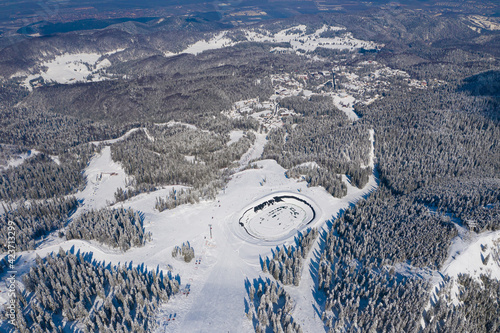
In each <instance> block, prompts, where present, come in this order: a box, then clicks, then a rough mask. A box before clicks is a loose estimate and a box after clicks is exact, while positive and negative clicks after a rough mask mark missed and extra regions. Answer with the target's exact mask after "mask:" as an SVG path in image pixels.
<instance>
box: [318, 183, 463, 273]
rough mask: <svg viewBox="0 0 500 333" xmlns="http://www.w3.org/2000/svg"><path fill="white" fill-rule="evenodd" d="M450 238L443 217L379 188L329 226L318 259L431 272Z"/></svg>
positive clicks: (445, 253) (449, 224) (451, 228)
mask: <svg viewBox="0 0 500 333" xmlns="http://www.w3.org/2000/svg"><path fill="white" fill-rule="evenodd" d="M456 235H457V230H456V228H455V227H454V226H453V223H452V222H451V221H450V219H449V218H448V217H446V216H444V215H440V214H434V213H432V212H431V211H430V210H429V209H428V208H427V207H426V206H424V205H422V204H418V203H416V202H414V201H413V200H411V199H409V198H408V197H406V196H394V195H393V194H392V193H391V191H390V190H389V189H387V188H385V187H384V186H381V187H380V188H379V189H378V190H377V191H376V192H374V193H373V194H372V195H371V196H370V197H369V198H368V199H366V200H361V201H359V202H358V203H357V204H356V206H354V207H353V208H349V209H348V210H346V211H345V212H344V214H343V215H342V216H341V217H339V218H337V219H335V220H333V221H332V222H331V229H330V231H329V233H328V235H327V237H326V246H325V249H324V254H325V256H326V258H334V256H337V257H341V258H344V259H345V260H348V259H350V260H354V259H356V260H359V261H361V262H367V263H375V264H377V265H382V264H384V265H385V264H392V265H393V264H396V263H405V262H407V263H410V264H411V265H413V266H416V267H432V268H435V269H437V268H439V267H440V265H441V264H442V263H443V262H444V260H445V259H446V257H447V256H448V247H449V246H450V244H451V240H452V239H453V238H454V237H455V236H456ZM409 239H411V242H409V241H408V240H409ZM329 260H331V259H329ZM332 262H333V261H332ZM328 282H329V281H327V283H328Z"/></svg>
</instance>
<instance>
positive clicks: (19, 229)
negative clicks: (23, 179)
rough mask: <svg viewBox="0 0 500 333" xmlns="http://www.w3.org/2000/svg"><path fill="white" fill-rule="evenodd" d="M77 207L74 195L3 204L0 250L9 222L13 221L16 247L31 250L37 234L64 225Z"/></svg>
mask: <svg viewBox="0 0 500 333" xmlns="http://www.w3.org/2000/svg"><path fill="white" fill-rule="evenodd" d="M77 207H78V201H77V200H76V199H75V197H68V198H57V199H52V200H45V201H33V202H30V203H24V204H21V203H18V204H16V205H15V206H12V205H7V206H4V213H3V214H1V215H0V221H1V223H0V232H1V235H0V253H5V252H7V250H8V235H9V232H8V227H9V222H14V228H15V230H14V233H15V247H16V251H25V250H33V249H35V244H36V241H37V240H38V239H40V237H43V236H45V235H47V234H48V233H50V232H52V231H54V230H56V229H60V228H63V227H64V226H65V225H66V223H67V221H68V219H69V216H70V215H71V214H72V213H73V212H74V211H75V210H76V208H77Z"/></svg>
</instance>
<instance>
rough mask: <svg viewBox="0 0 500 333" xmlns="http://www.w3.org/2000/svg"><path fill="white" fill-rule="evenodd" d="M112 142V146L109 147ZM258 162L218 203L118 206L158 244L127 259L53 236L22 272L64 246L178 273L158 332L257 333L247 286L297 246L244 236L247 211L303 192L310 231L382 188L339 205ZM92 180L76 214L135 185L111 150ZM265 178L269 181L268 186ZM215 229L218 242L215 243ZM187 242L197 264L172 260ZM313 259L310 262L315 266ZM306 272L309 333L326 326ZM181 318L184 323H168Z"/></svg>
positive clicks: (301, 302)
mask: <svg viewBox="0 0 500 333" xmlns="http://www.w3.org/2000/svg"><path fill="white" fill-rule="evenodd" d="M113 142H114V141H113ZM265 142H266V139H265V134H257V139H256V142H255V144H254V146H252V147H251V148H250V149H249V151H248V152H247V153H246V154H245V156H244V157H243V158H242V161H240V162H241V165H242V166H243V165H245V163H246V162H248V161H250V160H252V159H254V158H258V157H260V155H261V154H262V151H263V145H264V144H265ZM110 143H111V142H110V141H108V142H106V143H105V144H110ZM256 163H257V165H258V166H259V168H258V169H248V170H244V171H239V172H237V173H235V174H234V175H233V176H232V179H231V180H230V181H229V183H228V185H227V187H226V188H225V190H224V191H223V192H222V193H220V194H219V196H218V197H217V198H216V200H214V201H209V202H200V203H199V204H195V205H183V206H180V207H177V208H175V209H172V210H166V211H164V212H161V213H160V212H158V211H156V210H154V202H155V199H156V197H158V196H165V195H166V194H167V193H168V192H169V191H170V188H167V189H163V190H159V191H156V192H152V193H149V194H148V193H143V194H141V195H139V196H136V197H133V198H131V199H130V200H128V201H125V202H122V203H119V204H117V206H119V207H121V206H123V207H124V208H133V209H136V210H140V211H142V212H144V214H145V229H146V232H149V231H150V232H152V235H153V239H152V241H151V242H148V243H147V244H146V245H145V246H143V247H140V248H132V249H130V250H129V251H127V252H126V253H122V252H121V251H119V250H116V249H111V248H109V247H107V246H104V245H101V244H98V243H96V242H94V241H85V240H71V241H66V240H64V239H63V238H59V237H57V236H55V235H51V236H49V237H47V238H46V239H45V240H44V241H42V242H41V244H40V246H39V248H38V249H37V250H36V251H26V252H23V253H21V254H20V255H21V259H20V260H21V262H22V263H23V265H21V266H22V268H21V269H20V271H19V274H22V273H24V272H26V271H27V270H28V269H29V267H30V266H31V265H34V259H35V256H36V254H39V255H40V256H42V257H43V256H45V255H47V254H48V253H50V252H53V251H54V252H55V251H58V249H59V247H62V248H63V249H64V250H70V249H74V250H75V251H78V250H80V251H84V252H92V253H93V257H94V259H96V260H98V261H106V262H111V263H113V264H118V263H125V262H131V261H132V262H133V264H140V263H145V265H146V266H147V267H149V268H156V267H159V268H160V269H162V270H164V272H165V273H166V272H167V271H169V270H171V272H172V274H174V275H176V274H179V276H180V277H181V288H183V290H184V292H183V293H180V294H178V295H177V296H175V297H174V298H173V299H172V300H171V301H170V302H168V303H167V304H165V305H164V306H163V308H162V309H161V312H160V314H159V315H158V320H159V321H161V322H162V323H168V325H166V326H160V327H159V329H158V332H164V331H167V332H171V331H173V332H203V331H207V332H208V331H209V332H226V331H230V332H250V331H252V330H253V328H252V324H251V322H250V321H249V320H248V319H247V318H246V316H245V307H244V297H245V296H246V290H245V286H244V281H245V279H247V278H248V279H250V280H251V279H254V278H258V277H259V276H261V275H264V274H263V273H262V271H261V268H260V264H259V257H260V256H262V257H264V256H269V255H271V250H272V249H273V248H275V247H276V246H278V245H282V244H283V243H284V244H292V243H293V242H294V240H293V238H294V235H295V234H293V235H292V236H290V237H289V238H287V239H285V240H275V241H265V240H259V239H253V241H249V239H248V237H244V236H242V234H243V232H242V228H241V226H240V225H239V224H238V220H239V218H240V214H241V212H242V211H243V210H244V209H245V208H246V207H248V205H251V204H252V203H254V202H257V201H258V200H259V199H260V198H263V197H265V196H268V195H269V194H271V193H283V192H288V193H297V195H300V196H301V197H304V198H307V200H308V201H310V202H311V203H313V204H314V207H318V209H317V210H316V214H317V215H316V218H315V220H314V221H313V222H312V223H311V224H310V225H308V227H310V226H312V227H319V228H321V227H323V226H324V223H325V221H326V220H328V219H330V218H331V217H332V216H335V215H336V214H337V213H338V211H339V210H340V209H342V208H346V207H348V206H349V205H350V204H351V203H352V202H355V201H357V200H359V199H360V198H361V197H362V196H364V195H366V194H367V193H369V192H370V191H372V190H373V189H374V188H375V187H376V183H375V179H374V178H373V177H371V179H370V183H369V184H368V185H367V186H366V187H365V189H363V190H359V189H357V188H354V187H351V186H350V185H349V190H348V194H347V196H346V197H345V198H342V199H337V198H334V197H332V196H331V195H330V194H329V193H327V192H326V191H325V190H324V189H323V188H320V187H314V188H308V187H307V184H306V183H305V182H297V181H296V180H294V179H287V178H286V177H285V175H284V173H285V169H283V168H282V167H281V166H279V165H278V164H277V163H276V162H275V161H273V160H265V161H259V162H256ZM85 175H86V176H87V179H88V182H87V186H86V188H85V189H84V190H83V191H82V192H79V193H78V194H77V198H79V199H81V200H83V205H82V206H81V207H80V208H79V210H78V212H77V213H76V214H79V212H81V211H83V210H87V209H92V208H94V209H95V208H100V207H104V206H106V204H107V202H113V201H114V192H115V190H116V188H117V187H124V186H125V183H126V181H127V176H126V174H125V172H124V171H123V168H122V167H121V166H120V165H119V164H117V163H114V162H113V161H112V159H111V154H110V147H109V146H105V147H104V148H103V149H102V151H101V152H100V153H99V154H98V155H97V156H95V157H94V158H93V159H92V160H91V162H90V164H89V166H88V167H87V169H86V171H85ZM263 179H266V181H265V182H262V180H263ZM299 191H300V194H299ZM210 224H211V225H212V233H213V239H210V228H209V225H210ZM185 241H189V242H190V243H191V246H193V247H194V249H195V259H194V260H193V261H192V262H190V263H185V262H182V261H179V260H177V259H174V258H173V257H172V255H171V252H172V249H173V248H174V246H176V245H181V244H182V242H185ZM311 259H312V257H309V258H308V259H307V260H311ZM304 267H305V268H304V271H303V279H302V283H301V285H300V286H299V287H287V288H288V289H290V290H289V292H290V293H291V294H292V295H293V296H294V301H295V302H296V304H297V305H296V310H295V316H296V317H297V320H300V321H301V322H303V324H304V328H306V329H308V328H310V327H318V328H319V327H320V326H321V325H322V324H321V322H320V321H318V320H317V318H315V317H314V315H313V313H314V312H315V310H314V307H313V305H312V303H311V301H314V298H313V294H312V291H313V290H314V281H313V280H312V278H311V277H310V276H309V270H308V268H307V267H308V262H306V263H305V265H304ZM2 288H4V287H0V290H2ZM313 303H314V302H313ZM174 315H175V319H176V320H171V321H168V320H166V319H165V320H163V319H162V318H167V319H168V318H170V316H174ZM162 325H164V324H162Z"/></svg>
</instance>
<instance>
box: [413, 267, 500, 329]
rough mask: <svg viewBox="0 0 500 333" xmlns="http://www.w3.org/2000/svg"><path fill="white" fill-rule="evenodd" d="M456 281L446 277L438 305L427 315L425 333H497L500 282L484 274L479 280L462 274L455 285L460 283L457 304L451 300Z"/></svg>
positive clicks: (499, 320)
mask: <svg viewBox="0 0 500 333" xmlns="http://www.w3.org/2000/svg"><path fill="white" fill-rule="evenodd" d="M453 282H454V280H452V279H450V278H449V277H447V278H446V280H445V282H444V283H443V284H444V285H443V286H441V288H440V290H439V293H438V297H437V300H436V302H435V305H434V306H432V307H431V308H430V309H429V311H427V312H425V314H424V320H425V324H426V325H425V328H424V329H423V330H422V332H478V333H489V332H498V331H499V330H500V316H498V300H499V299H500V282H499V281H498V280H497V279H494V278H492V277H491V276H489V275H487V274H481V275H480V277H479V280H477V279H475V278H473V277H471V276H470V275H468V274H460V275H459V276H458V279H457V280H456V281H455V282H454V283H457V284H458V291H459V292H458V295H457V296H456V297H457V299H458V302H459V304H458V305H454V304H453V301H452V299H451V297H452V296H451V286H452V284H453Z"/></svg>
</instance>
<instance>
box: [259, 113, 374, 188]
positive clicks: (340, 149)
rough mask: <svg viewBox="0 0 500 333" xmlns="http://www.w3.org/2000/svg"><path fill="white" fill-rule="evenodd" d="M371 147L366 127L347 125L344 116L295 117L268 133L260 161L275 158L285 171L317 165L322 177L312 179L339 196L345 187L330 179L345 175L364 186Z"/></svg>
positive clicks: (358, 184) (355, 183) (367, 173)
mask: <svg viewBox="0 0 500 333" xmlns="http://www.w3.org/2000/svg"><path fill="white" fill-rule="evenodd" d="M332 107H333V105H332ZM370 146H371V143H370V140H369V131H368V127H366V126H364V125H362V124H359V123H358V122H356V123H354V124H352V123H350V122H349V121H348V119H347V117H346V116H345V115H342V117H341V116H331V115H329V116H303V117H294V118H293V120H292V121H291V123H287V124H286V125H285V126H284V128H278V129H273V130H271V131H270V133H269V135H268V143H267V145H266V146H265V148H264V153H263V158H269V159H274V160H276V161H277V162H278V163H279V164H280V165H281V166H283V167H284V168H287V169H291V168H293V167H295V166H299V165H300V164H302V163H306V162H316V163H317V164H318V165H319V166H320V167H322V168H324V169H325V173H324V176H319V175H318V176H317V177H314V178H317V181H318V183H317V184H318V185H322V186H323V187H325V188H328V187H330V193H335V194H337V195H342V193H343V192H344V190H343V187H344V186H345V185H344V186H342V185H341V184H340V183H339V182H338V181H337V180H334V179H332V177H333V178H335V177H334V175H336V174H346V175H347V176H349V177H350V179H351V183H352V184H353V185H355V186H357V187H359V188H362V187H364V186H365V185H366V183H367V182H368V180H369V176H370V175H371V173H372V170H371V168H369V167H366V168H364V167H362V166H363V165H369V163H370V161H369V158H370V157H369V155H370V154H369V153H370ZM317 172H322V171H315V173H317ZM327 175H328V176H327ZM312 178H313V177H311V179H312Z"/></svg>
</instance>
